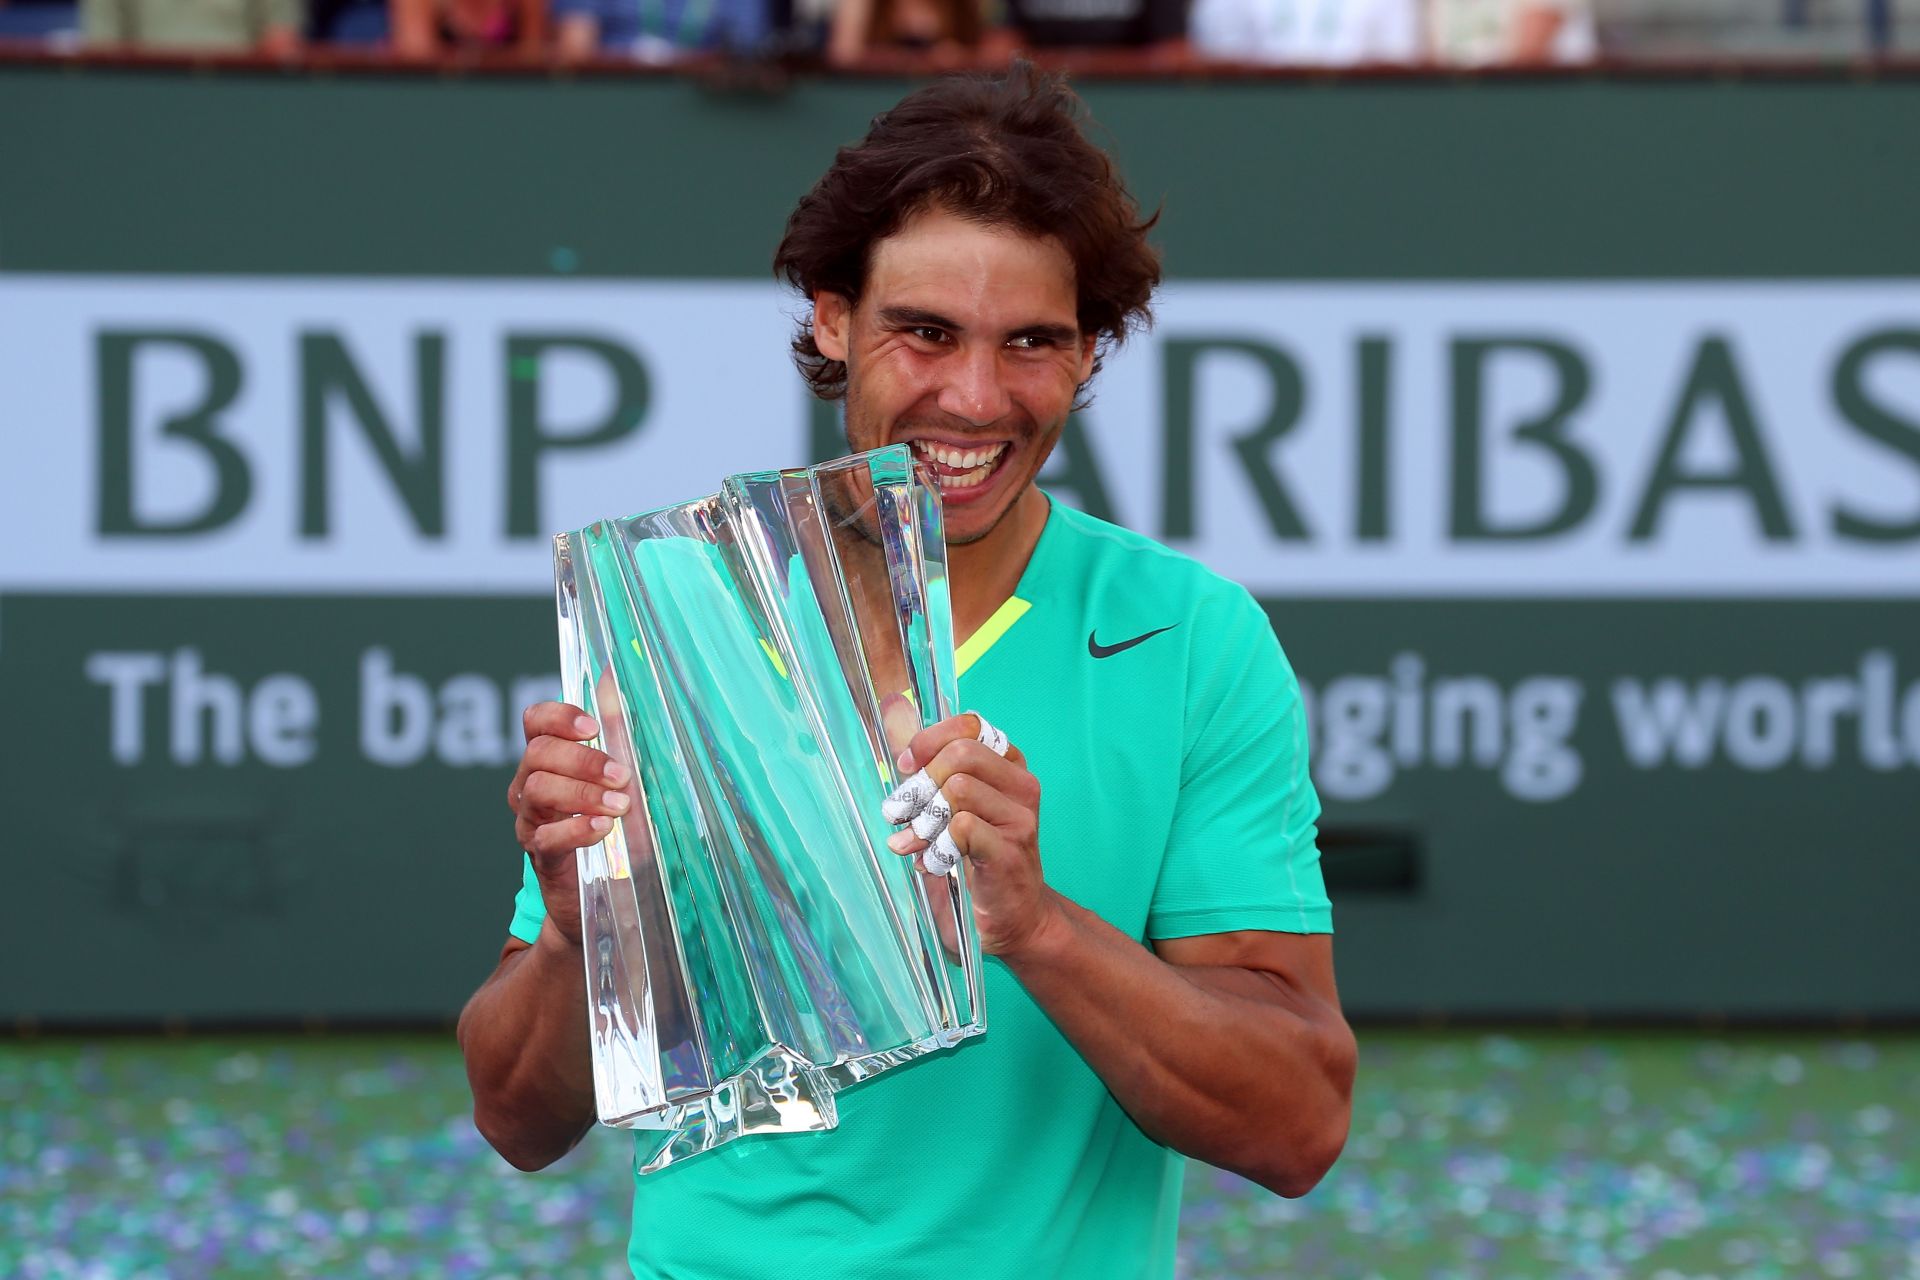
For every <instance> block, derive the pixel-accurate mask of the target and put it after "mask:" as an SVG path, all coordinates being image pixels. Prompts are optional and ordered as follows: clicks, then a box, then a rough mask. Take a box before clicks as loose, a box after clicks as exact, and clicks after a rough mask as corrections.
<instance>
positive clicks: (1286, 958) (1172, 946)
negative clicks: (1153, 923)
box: [1152, 929, 1340, 1009]
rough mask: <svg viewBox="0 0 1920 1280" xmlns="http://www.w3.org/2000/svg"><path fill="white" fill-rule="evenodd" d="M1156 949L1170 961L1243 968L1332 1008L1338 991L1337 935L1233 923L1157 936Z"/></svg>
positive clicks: (1336, 1003)
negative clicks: (1229, 927)
mask: <svg viewBox="0 0 1920 1280" xmlns="http://www.w3.org/2000/svg"><path fill="white" fill-rule="evenodd" d="M1152 945H1153V950H1154V954H1155V955H1157V956H1159V957H1160V958H1161V959H1162V960H1165V961H1166V962H1167V963H1168V964H1172V965H1179V966H1181V967H1183V968H1196V969H1244V970H1246V971H1248V972H1249V973H1254V974H1259V975H1264V977H1265V978H1271V979H1276V980H1277V981H1278V982H1279V983H1280V984H1281V985H1282V986H1284V987H1286V988H1289V989H1292V990H1295V991H1297V992H1299V993H1300V994H1302V995H1304V996H1307V997H1309V998H1311V999H1314V1000H1319V1001H1323V1002H1324V1003H1326V1004H1328V1005H1330V1006H1332V1007H1333V1008H1334V1009H1338V1008H1339V1007H1340V993H1339V990H1338V988H1337V987H1336V986H1335V984H1334V978H1333V935H1332V934H1327V933H1282V932H1279V931H1277V930H1272V929H1235V930H1233V931H1231V932H1229V933H1203V934H1196V935H1194V936H1193V937H1190V938H1156V939H1154V941H1153V944H1152Z"/></svg>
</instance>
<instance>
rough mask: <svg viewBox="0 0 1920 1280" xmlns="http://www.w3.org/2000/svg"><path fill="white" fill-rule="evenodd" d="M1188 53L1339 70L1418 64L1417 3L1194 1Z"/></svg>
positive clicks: (1400, 0)
mask: <svg viewBox="0 0 1920 1280" xmlns="http://www.w3.org/2000/svg"><path fill="white" fill-rule="evenodd" d="M1192 23H1193V47H1194V52H1196V53H1198V54H1201V55H1202V56H1204V57H1208V58H1219V59H1223V60H1228V61H1233V62H1267V63H1275V64H1282V65H1296V66H1328V67H1344V66H1353V65H1355V64H1357V63H1367V62H1413V61H1415V60H1417V59H1418V58H1419V57H1420V11H1419V8H1418V0H1194V6H1193V19H1192Z"/></svg>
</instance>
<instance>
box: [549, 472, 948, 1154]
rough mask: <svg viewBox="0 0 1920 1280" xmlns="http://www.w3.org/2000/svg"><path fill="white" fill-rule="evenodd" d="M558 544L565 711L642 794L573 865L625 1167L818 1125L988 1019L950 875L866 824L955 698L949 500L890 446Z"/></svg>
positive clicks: (766, 476) (603, 1080)
mask: <svg viewBox="0 0 1920 1280" xmlns="http://www.w3.org/2000/svg"><path fill="white" fill-rule="evenodd" d="M554 543H555V546H554V565H555V579H556V598H557V603H558V607H559V615H560V656H561V675H562V680H563V682H564V687H565V696H566V698H567V699H568V700H570V701H573V702H575V703H577V704H578V705H580V706H583V707H586V708H587V709H588V710H590V711H592V712H593V713H594V715H595V716H596V717H597V718H598V720H599V722H600V726H601V734H602V737H601V740H600V742H599V743H598V745H599V746H600V747H601V749H602V750H604V751H606V752H607V753H608V754H609V755H611V756H612V757H613V758H614V759H616V760H619V761H621V762H622V763H624V764H626V765H627V766H628V767H629V768H630V769H631V770H632V777H633V780H634V781H633V783H632V784H631V787H630V790H631V793H632V794H631V798H632V801H633V804H632V806H631V807H630V808H629V809H628V810H627V812H626V814H625V815H623V816H622V817H620V818H617V819H616V820H615V822H614V826H613V829H612V830H611V831H610V832H609V833H608V835H607V837H606V839H605V840H603V841H602V842H601V843H599V844H597V845H594V846H592V847H590V848H585V849H581V850H580V851H579V855H578V856H579V868H580V899H581V901H580V906H581V913H580V914H581V922H582V928H583V937H584V940H585V950H586V964H587V1003H588V1018H589V1022H590V1026H591V1038H592V1045H593V1070H594V1090H595V1093H596V1095H597V1098H598V1105H599V1113H600V1120H601V1122H602V1123H604V1124H609V1125H615V1126H619V1127H622V1128H634V1129H657V1130H660V1131H661V1133H660V1141H659V1146H658V1149H657V1150H656V1151H655V1152H654V1153H653V1155H652V1156H651V1157H650V1158H647V1159H644V1160H643V1161H642V1172H650V1171H652V1170H654V1169H658V1168H660V1167H662V1166H664V1165H666V1164H669V1163H671V1162H672V1161H675V1160H679V1159H684V1158H686V1157H688V1156H691V1155H695V1154H697V1153H699V1152H701V1151H705V1150H708V1149H709V1148H711V1147H714V1146H716V1145H718V1144H720V1143H722V1142H726V1141H728V1140H730V1139H732V1138H736V1137H741V1136H744V1135H747V1134H754V1133H776V1132H805V1131H809V1130H818V1129H831V1128H833V1127H834V1125H835V1123H836V1112H835V1106H834V1094H835V1092H836V1091H838V1090H840V1089H843V1088H846V1087H847V1086H849V1085H851V1084H854V1083H856V1082H858V1081H860V1080H863V1079H866V1078H867V1077H868V1076H871V1075H873V1074H875V1073H876V1072H879V1071H884V1070H886V1069H888V1068H890V1067H895V1066H899V1065H901V1064H904V1063H908V1062H911V1061H912V1060H913V1059H914V1058H916V1057H919V1056H920V1055H922V1054H925V1053H929V1052H932V1051H934V1050H937V1049H942V1048H948V1047H951V1046H953V1045H956V1044H958V1043H959V1042H960V1041H961V1040H963V1039H965V1038H966V1037H968V1036H971V1035H976V1034H978V1033H980V1032H981V1031H983V1030H985V1015H984V1011H983V1007H982V1001H981V969H980V945H979V939H978V938H977V936H976V935H975V933H974V927H973V914H972V910H971V907H970V904H969V903H968V900H967V889H966V881H965V877H964V875H962V874H960V873H958V872H956V873H955V874H953V875H951V876H933V875H928V874H927V873H925V872H924V871H922V870H921V869H919V867H918V865H917V863H916V862H915V861H914V860H911V859H908V858H903V857H900V856H899V855H897V854H894V853H892V852H891V851H889V850H888V849H887V848H886V843H885V842H886V838H887V837H888V836H889V835H890V834H892V831H893V828H892V827H891V826H890V825H889V824H888V823H887V822H886V821H885V819H884V818H883V817H882V815H881V801H882V800H883V799H884V798H885V796H886V795H887V793H888V792H889V791H891V790H892V789H893V788H894V787H895V786H897V785H898V784H899V783H900V782H901V781H903V780H904V779H903V778H902V776H901V774H900V771H899V769H898V767H897V765H896V764H895V759H896V757H897V756H898V755H899V753H900V751H901V750H902V749H903V748H904V747H905V746H906V743H907V741H908V739H909V738H911V737H912V735H913V734H914V733H916V732H918V731H919V730H920V729H921V728H922V727H923V726H924V725H928V724H932V723H934V722H935V721H938V720H941V719H944V718H945V717H947V716H948V715H951V714H953V713H954V711H956V710H957V709H958V708H957V707H956V706H955V696H956V693H955V685H956V681H955V675H954V666H953V620H952V613H951V608H950V602H949V595H948V589H947V571H946V543H945V540H944V536H943V534H942V529H941V520H940V500H939V494H938V491H937V489H936V488H935V487H934V486H933V485H932V484H931V483H930V482H928V481H927V480H926V479H925V478H924V477H922V476H920V475H918V474H917V473H916V471H915V468H914V464H913V461H912V458H911V455H910V454H909V452H908V451H907V449H906V448H905V447H904V446H893V447H890V448H886V449H879V450H875V451H873V452H871V453H865V454H858V455H855V456H853V457H850V458H842V459H838V460H835V461H833V462H827V463H822V464H820V465H818V466H815V467H810V468H806V469H802V470H789V471H767V472H753V473H748V474H744V475H737V476H733V477H730V478H729V479H728V480H727V481H726V483H725V485H724V486H723V487H722V488H721V491H720V492H719V493H717V494H714V495H713V496H711V497H706V498H701V499H699V500H697V501H694V502H688V503H683V504H681V505H679V506H675V507H668V508H664V509H662V510H659V511H652V512H647V513H645V514H642V515H637V516H632V517H629V518H627V519H624V520H606V521H601V522H599V523H596V524H593V525H590V526H588V527H587V528H585V529H580V530H576V531H574V532H572V533H567V534H562V535H560V536H559V537H558V538H556V539H555V540H554ZM643 1155H644V1152H643Z"/></svg>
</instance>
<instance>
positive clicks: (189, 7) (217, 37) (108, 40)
mask: <svg viewBox="0 0 1920 1280" xmlns="http://www.w3.org/2000/svg"><path fill="white" fill-rule="evenodd" d="M305 21H306V19H305V15H304V13H303V12H302V4H301V0H81V5H80V26H81V32H82V34H83V35H84V36H85V38H86V40H87V42H88V43H89V44H120V45H133V46H137V47H139V48H143V49H208V50H244V49H251V50H254V51H255V52H257V53H263V54H268V55H271V56H273V57H287V56H289V55H292V54H295V53H298V52H299V51H300V43H301V41H300V32H301V29H302V27H303V26H304V25H305Z"/></svg>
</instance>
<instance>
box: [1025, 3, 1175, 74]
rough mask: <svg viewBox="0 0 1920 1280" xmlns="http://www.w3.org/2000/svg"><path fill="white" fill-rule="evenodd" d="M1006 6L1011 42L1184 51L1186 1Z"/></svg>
mask: <svg viewBox="0 0 1920 1280" xmlns="http://www.w3.org/2000/svg"><path fill="white" fill-rule="evenodd" d="M1006 6H1007V31H1006V33H1005V35H1006V36H1011V38H1012V42H1013V43H1015V44H1025V45H1030V46H1032V47H1034V48H1040V49H1049V48H1061V47H1074V46H1078V47H1082V48H1115V47H1119V48H1144V49H1148V50H1150V51H1152V52H1154V53H1156V54H1158V55H1160V60H1162V61H1170V62H1177V61H1179V60H1181V59H1182V58H1184V56H1185V55H1186V53H1187V5H1186V0H1006ZM1003 39H1004V36H1003ZM1000 43H1001V42H1000V41H996V42H995V44H996V45H998V44H1000ZM997 52H999V50H996V53H997Z"/></svg>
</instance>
